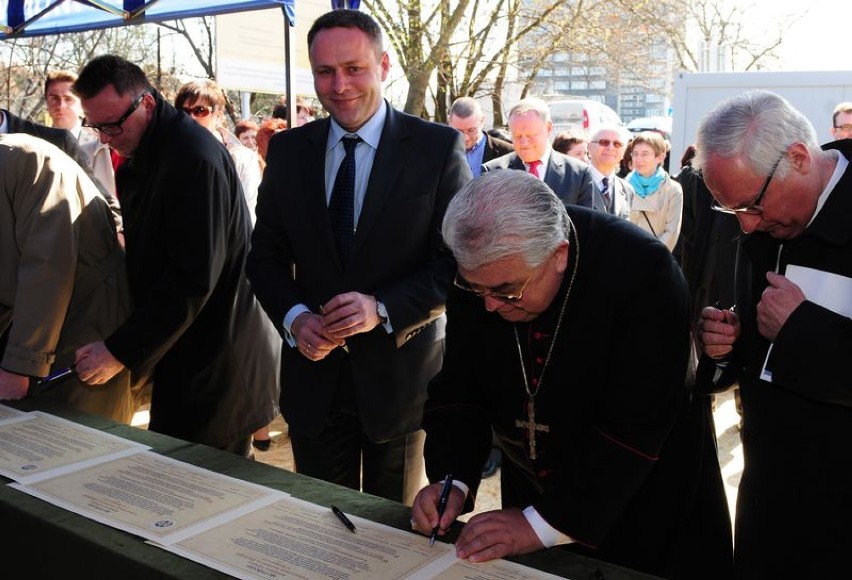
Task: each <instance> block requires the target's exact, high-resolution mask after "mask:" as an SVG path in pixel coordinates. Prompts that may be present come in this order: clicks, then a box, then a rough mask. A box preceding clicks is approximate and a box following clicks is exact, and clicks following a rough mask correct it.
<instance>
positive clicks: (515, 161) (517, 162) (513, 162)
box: [509, 153, 527, 171]
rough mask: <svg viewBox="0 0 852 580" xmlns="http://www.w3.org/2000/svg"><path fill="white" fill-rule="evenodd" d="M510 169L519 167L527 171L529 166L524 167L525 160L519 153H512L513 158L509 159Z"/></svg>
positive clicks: (518, 168)
mask: <svg viewBox="0 0 852 580" xmlns="http://www.w3.org/2000/svg"><path fill="white" fill-rule="evenodd" d="M509 169H517V170H519V171H526V170H527V168H526V167H524V162H523V160H522V159H521V158H520V157H518V154H517V153H513V154H512V158H511V159H510V160H509Z"/></svg>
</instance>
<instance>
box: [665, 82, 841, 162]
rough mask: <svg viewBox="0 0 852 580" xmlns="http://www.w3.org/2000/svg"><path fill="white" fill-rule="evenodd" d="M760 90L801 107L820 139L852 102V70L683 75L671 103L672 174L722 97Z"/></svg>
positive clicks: (828, 136) (826, 138) (825, 138)
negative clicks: (834, 115)
mask: <svg viewBox="0 0 852 580" xmlns="http://www.w3.org/2000/svg"><path fill="white" fill-rule="evenodd" d="M752 89H760V90H767V91H771V92H773V93H777V94H779V95H781V96H782V97H784V98H785V99H787V100H788V101H790V103H792V105H793V106H794V107H796V108H797V109H798V110H799V111H801V112H802V113H803V114H804V115H805V116H806V117H807V118H808V119H810V121H811V123H813V125H814V128H815V129H816V132H817V140H818V141H819V142H820V143H826V142H828V141H831V140H832V137H831V133H830V132H829V129H830V128H831V114H832V111H834V107H835V106H836V105H837V104H838V103H841V102H843V101H852V71H803V72H728V73H678V75H677V76H676V77H675V83H674V100H673V102H672V109H673V111H672V116H673V119H672V138H671V146H672V152H671V162H670V164H669V169H670V170H671V172H672V173H677V172H678V171H679V170H680V158H681V156H682V155H683V152H684V150H685V149H686V148H687V146H689V145H690V144H691V143H694V142H695V133H696V131H697V129H698V124H699V123H700V122H701V119H702V118H703V117H704V115H705V114H707V113H708V112H709V111H710V110H711V109H712V108H713V107H715V106H716V105H717V104H718V103H720V102H721V101H723V100H725V99H727V98H728V97H732V96H735V95H738V94H740V93H744V92H746V91H748V90H752Z"/></svg>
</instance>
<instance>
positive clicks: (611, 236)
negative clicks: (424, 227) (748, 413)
mask: <svg viewBox="0 0 852 580" xmlns="http://www.w3.org/2000/svg"><path fill="white" fill-rule="evenodd" d="M442 234H443V237H444V241H445V243H446V244H447V245H448V247H449V248H450V249H451V250H452V252H453V254H454V256H455V258H456V260H457V263H458V274H457V276H456V280H455V287H454V288H452V289H451V291H450V295H449V297H448V300H447V319H448V325H447V351H446V354H445V358H444V363H443V368H442V370H441V372H440V373H439V374H438V375H437V376H436V377H435V378H434V379H433V381H432V382H431V384H430V387H429V398H428V401H427V404H426V409H425V412H424V420H423V425H424V429H425V430H426V434H427V438H426V447H425V458H426V469H427V474H428V475H429V480H430V482H432V483H431V484H430V485H429V486H427V487H425V488H423V489H422V490H421V491H420V493H419V494H418V496H417V498H416V499H415V502H414V505H413V507H412V517H411V523H412V527H413V528H414V529H415V530H417V531H420V532H422V533H426V534H428V533H430V532H431V531H432V529H433V527H435V526H437V527H438V529H439V535H443V534H445V533H446V532H447V531H448V530H449V528H450V526H451V525H452V524H453V522H454V520H455V519H456V518H457V517H458V516H459V515H460V514H462V513H465V512H469V511H471V510H472V509H473V508H474V504H475V498H476V492H477V488H478V486H479V483H480V476H481V473H480V471H481V466H482V463H483V461H484V460H485V457H486V455H487V454H488V452H489V448H490V445H491V432H492V429H493V430H494V432H495V434H496V435H497V439H498V440H499V441H500V444H501V446H502V451H503V467H502V474H501V497H502V504H503V509H500V510H494V511H489V512H483V513H480V514H477V515H475V516H473V517H472V518H470V520H469V521H468V522H467V524H465V526H464V528H463V529H462V531H461V533H460V534H459V536H458V538H457V540H456V543H455V545H456V553H457V555H458V556H459V557H460V558H463V559H467V560H469V561H472V562H482V561H486V560H491V559H494V558H502V557H504V556H511V555H519V554H526V553H530V552H534V551H538V550H542V549H545V548H551V547H554V546H558V547H559V548H558V549H565V550H570V551H573V552H578V553H581V554H584V555H587V556H591V557H593V558H597V559H600V560H605V561H608V562H612V563H615V564H619V565H622V566H625V567H628V568H632V569H635V570H639V571H642V572H646V573H650V574H654V575H657V576H660V577H663V578H676V579H681V578H684V579H685V578H707V579H719V578H728V577H729V576H730V573H731V567H732V541H731V523H730V517H729V514H728V508H727V503H726V499H725V493H724V488H723V485H722V480H721V475H720V471H719V464H718V460H717V457H716V450H715V440H714V434H713V431H712V420H711V418H710V416H709V412H708V411H707V406H705V405H699V404H695V402H694V401H693V398H692V395H691V393H690V392H689V391H688V389H687V388H686V387H685V386H684V384H685V381H684V377H685V373H686V362H687V352H688V348H689V336H688V322H687V318H688V316H687V290H686V284H685V282H684V279H683V275H682V274H681V272H680V270H679V268H678V266H677V264H676V263H675V262H674V261H673V259H672V258H671V255H670V254H669V252H668V250H667V249H666V247H665V246H664V245H663V244H662V243H660V242H659V241H657V240H655V239H653V238H652V237H651V236H650V235H648V234H646V233H644V232H642V231H641V230H640V229H639V228H636V227H635V226H633V225H632V224H630V223H628V222H626V221H625V220H621V219H618V218H617V217H615V216H612V215H609V214H606V213H603V212H596V211H593V210H589V209H586V208H581V207H576V206H568V209H567V210H566V206H565V205H563V204H562V202H561V201H560V200H559V198H558V197H557V196H556V195H555V194H554V193H553V191H552V190H550V188H548V186H547V185H546V184H545V183H543V182H542V181H541V180H538V179H535V178H534V177H532V176H530V175H528V174H527V173H525V172H522V171H498V172H493V173H487V174H485V175H483V176H481V177H479V178H477V179H475V180H474V181H472V182H470V183H469V184H468V185H467V186H465V188H463V189H462V190H461V191H460V192H459V193H458V194H457V195H456V196H455V197H454V198H453V200H452V201H451V202H450V205H449V207H448V209H447V212H446V215H445V217H444V221H443V226H442ZM449 476H452V478H453V486H454V487H453V489H452V492H451V494H450V497H449V500H448V501H447V503H446V507H445V510H444V511H443V515H442V516H440V517H439V515H438V511H439V510H438V503H439V495H440V490H441V487H442V483H443V480H444V479H445V477H449Z"/></svg>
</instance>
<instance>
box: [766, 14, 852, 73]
mask: <svg viewBox="0 0 852 580" xmlns="http://www.w3.org/2000/svg"><path fill="white" fill-rule="evenodd" d="M756 4H758V6H760V8H761V9H759V10H758V11H757V12H758V13H761V14H767V15H768V14H785V13H786V14H799V13H801V12H805V14H804V16H802V17H801V18H800V19H799V20H797V21H796V22H795V23H793V24H792V25H791V26H790V28H789V29H788V30H787V32H786V34H785V36H784V43H783V44H782V45H781V46H780V47H779V48H778V50H777V51H776V52H777V54H778V55H779V57H780V58H781V62H780V63H779V66H778V70H852V58H850V56H849V52H848V51H849V48H848V43H849V39H848V37H847V36H846V32H845V30H844V25H843V24H842V23H843V22H844V21H845V17H846V11H847V10H848V5H845V2H842V1H841V0H759V2H757V3H756ZM844 5H845V6H844ZM838 26H839V28H838ZM844 45H845V46H844ZM775 68H776V67H773V69H775Z"/></svg>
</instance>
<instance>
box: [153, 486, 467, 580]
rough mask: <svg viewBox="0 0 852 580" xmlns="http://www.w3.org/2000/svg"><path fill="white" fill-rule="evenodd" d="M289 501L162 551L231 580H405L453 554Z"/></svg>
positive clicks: (414, 538)
mask: <svg viewBox="0 0 852 580" xmlns="http://www.w3.org/2000/svg"><path fill="white" fill-rule="evenodd" d="M349 518H350V519H351V520H352V522H353V523H354V524H355V526H356V528H357V531H356V532H355V533H352V532H350V531H349V530H348V529H346V528H345V527H344V526H343V524H341V523H340V521H339V520H338V519H337V518H336V517H335V516H334V514H333V513H332V511H331V509H329V508H328V507H323V506H319V505H316V504H312V503H308V502H305V501H302V500H299V499H296V498H292V497H288V498H285V499H282V500H280V501H277V502H275V503H274V504H272V505H270V506H268V507H266V508H263V509H261V510H258V511H257V512H254V513H251V514H246V515H244V516H242V517H240V518H238V519H235V520H232V521H230V522H228V523H227V524H224V525H222V526H219V527H218V528H216V529H212V530H209V531H206V532H204V533H202V534H199V535H197V536H194V537H192V538H187V539H185V540H182V541H180V542H178V543H175V544H172V545H170V546H168V547H166V549H168V550H169V551H172V552H175V553H177V554H180V555H182V556H184V557H186V558H189V559H190V560H194V561H196V562H199V563H201V564H205V565H207V566H210V567H211V568H215V569H217V570H220V571H222V572H225V573H227V574H230V575H232V576H235V577H237V578H244V579H255V578H269V579H274V578H311V579H321V578H334V579H336V580H344V579H359V580H375V579H377V578H383V579H392V578H408V577H410V576H411V575H412V574H413V573H414V572H416V571H417V570H419V569H421V568H423V567H424V566H425V565H427V564H428V563H430V562H432V561H434V560H437V559H439V558H441V557H442V556H445V555H446V554H453V555H454V553H455V551H454V548H453V547H452V546H450V545H448V544H443V543H436V544H435V545H434V546H430V545H429V540H428V538H426V537H424V536H421V535H417V534H412V533H410V532H405V531H402V530H397V529H395V528H391V527H388V526H385V525H382V524H378V523H376V522H371V521H369V520H365V519H362V518H358V517H355V516H351V515H350V516H349Z"/></svg>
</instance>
